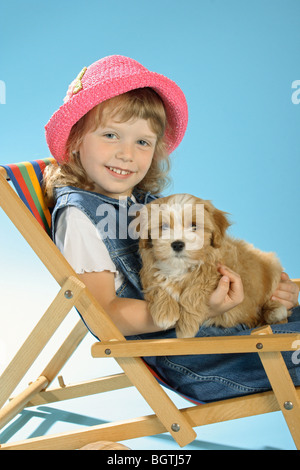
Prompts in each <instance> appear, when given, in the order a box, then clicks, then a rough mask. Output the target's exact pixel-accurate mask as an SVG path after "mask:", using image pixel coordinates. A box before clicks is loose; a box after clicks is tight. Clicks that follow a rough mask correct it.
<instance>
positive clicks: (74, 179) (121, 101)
mask: <svg viewBox="0 0 300 470" xmlns="http://www.w3.org/2000/svg"><path fill="white" fill-rule="evenodd" d="M108 113H109V116H110V117H111V118H113V119H115V120H117V121H118V122H127V121H129V120H130V119H146V120H148V121H149V125H150V127H151V129H152V131H153V132H154V133H155V134H156V135H157V143H156V147H155V152H154V157H153V160H152V163H151V166H150V168H149V170H148V172H147V174H146V175H145V177H144V178H143V180H142V181H140V183H139V184H138V186H137V187H138V188H139V189H141V190H144V191H151V192H152V194H159V193H160V192H161V191H162V190H163V189H164V188H165V187H166V186H168V184H169V182H170V181H169V178H168V173H169V171H170V160H169V155H168V153H167V146H166V143H165V141H164V135H165V130H166V126H167V118H166V112H165V108H164V105H163V102H162V100H161V98H160V97H159V96H158V94H157V93H156V92H155V91H154V90H153V89H152V88H138V89H135V90H132V91H129V92H127V93H124V94H122V95H119V96H116V97H114V98H111V99H110V100H107V101H104V102H103V103H100V104H98V105H97V106H95V107H94V108H93V109H91V111H89V112H88V113H87V114H85V115H84V116H83V117H82V118H81V119H80V120H79V121H78V122H76V124H74V126H73V127H72V129H71V132H70V135H69V138H68V142H67V154H68V159H67V161H66V162H64V163H63V164H61V165H48V167H47V168H46V170H45V174H44V193H45V197H46V200H47V203H48V204H49V206H53V205H54V202H55V201H54V189H55V188H57V187H62V186H74V187H77V188H80V189H85V190H88V191H93V189H94V182H93V181H92V180H91V179H90V178H89V177H88V176H87V174H86V172H85V170H84V168H83V166H82V164H81V161H80V153H79V151H78V148H80V145H81V143H82V141H83V138H84V136H85V134H86V133H87V132H93V131H94V130H96V129H97V127H98V126H99V125H101V124H103V123H104V120H105V115H107V114H108Z"/></svg>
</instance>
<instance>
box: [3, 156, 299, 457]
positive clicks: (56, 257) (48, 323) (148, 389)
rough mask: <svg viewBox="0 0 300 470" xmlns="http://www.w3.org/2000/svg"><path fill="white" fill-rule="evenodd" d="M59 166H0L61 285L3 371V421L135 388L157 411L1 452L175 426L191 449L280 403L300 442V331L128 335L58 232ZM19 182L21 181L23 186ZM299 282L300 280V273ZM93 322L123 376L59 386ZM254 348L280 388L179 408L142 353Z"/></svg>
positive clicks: (12, 206) (101, 347)
mask: <svg viewBox="0 0 300 470" xmlns="http://www.w3.org/2000/svg"><path fill="white" fill-rule="evenodd" d="M49 163H52V164H55V161H54V160H53V159H52V158H49V159H45V160H38V161H34V162H25V163H21V164H16V165H9V166H5V167H0V204H1V206H2V208H3V210H4V211H5V212H6V214H7V215H8V217H9V218H10V219H11V221H12V222H13V223H14V225H15V226H16V228H17V229H18V230H19V232H20V233H21V234H22V235H23V237H24V238H25V239H26V240H27V242H28V243H29V245H30V246H31V247H32V249H33V250H34V251H35V253H36V254H37V256H38V257H39V258H40V260H41V261H42V262H43V263H44V265H45V266H46V268H47V269H48V270H49V272H50V273H51V274H52V276H53V277H54V279H55V280H56V281H57V283H58V285H59V289H58V293H57V295H56V297H55V298H54V300H53V302H52V303H51V305H50V306H49V308H48V309H47V310H46V312H45V313H44V314H43V315H42V316H41V319H40V320H39V322H38V323H37V325H36V326H35V327H34V329H33V330H32V332H31V333H30V335H29V336H28V338H27V339H26V340H25V342H24V344H23V345H22V346H21V348H20V349H19V351H18V352H17V353H16V355H15V356H14V358H13V359H12V360H11V362H10V363H9V365H8V366H7V368H6V369H5V370H4V372H3V373H2V375H1V377H0V428H1V427H3V426H5V425H6V424H7V423H9V422H10V421H11V420H12V419H13V418H14V417H15V416H16V415H17V414H18V413H20V412H21V411H22V410H23V409H24V408H26V407H30V406H36V405H40V404H43V405H45V404H48V403H51V402H53V401H59V400H65V399H70V398H76V397H82V396H88V395H92V394H95V393H101V392H107V391H112V390H117V389H122V388H125V387H132V386H133V387H136V389H137V390H138V391H139V392H140V394H141V395H142V396H143V397H144V399H145V400H146V401H147V403H148V404H149V406H150V407H151V409H152V410H153V414H152V415H149V416H142V417H140V418H133V419H131V420H123V421H118V422H114V423H113V422H112V423H109V424H107V423H106V424H101V425H96V426H91V427H88V428H84V429H82V430H81V429H79V430H75V431H72V432H67V433H63V434H56V435H47V436H42V437H35V438H29V439H27V440H25V441H22V442H14V443H7V444H5V443H4V444H1V445H0V450H5V449H36V450H38V449H43V450H46V449H65V450H67V449H78V448H81V447H82V446H86V445H87V444H89V443H92V442H96V441H102V440H104V441H111V442H118V441H122V440H128V439H133V438H138V437H144V436H152V435H156V434H160V433H165V432H169V433H170V434H171V435H172V436H173V438H174V439H175V441H176V442H177V443H178V445H179V446H180V447H184V446H186V445H187V444H189V443H190V442H192V441H193V440H194V439H195V438H196V433H195V430H194V427H198V426H201V425H205V424H212V423H218V422H222V421H227V420H231V419H236V418H242V417H246V416H253V415H259V414H264V413H269V412H273V411H278V410H281V411H282V413H283V415H284V417H285V419H286V422H287V424H288V427H289V429H290V432H291V435H292V437H293V439H294V442H295V444H296V447H297V448H300V390H299V388H295V387H294V385H293V383H292V380H291V378H290V375H289V372H288V370H287V368H286V366H285V363H284V361H283V358H282V355H281V351H293V350H295V349H297V345H299V340H300V335H297V334H282V335H273V334H272V331H271V329H270V328H269V327H268V326H266V327H263V328H261V329H258V330H256V331H254V332H253V334H252V335H250V336H247V337H217V338H191V339H162V340H141V341H138V340H137V341H127V340H126V339H125V338H124V336H123V335H122V333H121V332H120V331H119V330H118V328H117V327H116V326H115V325H114V323H113V322H112V320H111V319H110V317H109V316H108V315H107V313H106V312H105V311H104V310H103V308H102V307H101V305H99V303H97V301H96V300H95V298H94V297H93V296H92V294H91V293H90V292H89V291H88V289H87V288H86V286H85V285H84V284H83V283H82V282H81V281H80V279H79V278H78V277H77V275H76V274H75V272H74V270H73V269H72V268H71V266H70V265H69V264H68V262H67V261H66V259H65V258H64V257H63V255H62V254H61V253H60V251H59V250H58V249H57V247H56V246H55V245H54V243H53V242H52V240H51V238H50V237H49V233H50V224H51V218H50V212H49V209H48V208H47V206H46V204H45V202H44V199H43V196H42V191H41V188H40V182H41V180H42V174H43V170H44V168H45V166H46V165H47V164H49ZM9 180H11V181H12V182H13V183H14V185H15V189H16V191H15V190H14V189H13V187H12V185H11V184H10V182H9ZM297 282H298V284H300V280H299V279H298V280H297ZM74 306H75V308H76V309H77V310H78V312H79V313H80V315H81V317H82V319H81V318H80V317H78V318H79V321H78V323H77V324H76V326H75V327H74V328H73V329H72V331H71V332H70V333H69V334H68V336H67V338H66V340H65V341H64V342H63V344H62V345H61V346H60V348H59V349H58V350H57V352H56V354H55V355H54V357H52V358H51V359H50V360H49V363H48V364H47V365H46V367H45V368H44V370H43V372H42V373H41V374H40V376H39V377H38V378H36V379H35V380H34V381H33V382H32V383H30V385H29V386H28V387H27V388H26V389H25V390H24V391H23V392H21V393H18V394H17V395H16V396H13V397H11V394H12V393H13V392H14V390H15V388H16V387H17V386H18V384H19V383H20V381H21V379H22V378H23V377H24V375H25V373H26V372H27V371H28V370H29V369H30V367H31V365H32V364H33V363H34V361H35V360H36V358H37V357H38V355H39V354H40V352H41V351H42V349H43V348H44V346H45V345H46V343H47V342H48V341H49V339H50V338H51V337H52V335H53V334H54V332H55V330H56V329H57V328H58V326H59V325H60V324H61V322H62V321H63V319H64V318H65V317H66V316H67V315H68V313H69V312H70V310H71V309H72V308H73V307H74ZM82 320H83V321H82ZM85 324H87V325H89V328H90V329H91V330H92V331H93V332H94V333H95V334H96V336H97V337H98V338H99V339H100V341H97V343H96V344H94V345H93V346H92V356H93V357H95V358H98V357H101V358H104V357H110V358H111V357H113V358H115V360H116V361H117V363H118V364H119V366H120V367H121V369H122V370H123V373H121V374H115V375H113V376H108V377H100V378H98V379H95V380H92V381H88V382H82V383H80V384H75V385H69V386H65V385H64V384H63V383H62V382H61V381H60V382H59V383H60V387H56V388H51V387H50V384H51V383H52V381H53V380H54V378H55V377H56V376H57V375H58V374H59V372H60V370H61V369H62V367H63V366H64V364H65V363H66V361H67V360H68V359H69V358H70V356H71V355H72V354H73V352H74V351H75V350H76V348H77V347H78V345H79V344H80V342H81V341H82V339H83V338H84V337H85V335H86V334H87V331H88V330H87V328H86V326H85ZM295 345H296V346H295ZM249 352H255V353H257V354H259V356H260V358H261V361H262V364H263V366H264V368H265V371H266V374H267V376H268V378H269V381H270V384H271V387H272V390H271V391H269V392H266V393H259V394H254V395H249V396H244V397H240V398H234V399H228V400H224V401H218V402H215V403H209V404H198V405H192V406H188V407H187V408H184V409H178V408H177V407H176V406H175V404H174V403H173V401H172V400H171V398H170V396H169V395H168V394H167V393H166V391H165V389H164V387H163V386H162V385H161V384H160V383H159V377H157V376H155V374H154V373H153V371H152V370H150V369H149V368H148V367H147V366H146V364H145V362H144V361H143V359H142V358H143V357H145V356H147V355H148V356H149V355H151V356H153V355H168V356H170V355H178V354H180V355H182V354H207V353H211V354H220V353H238V354H241V353H249ZM165 385H167V384H165ZM8 400H9V401H8Z"/></svg>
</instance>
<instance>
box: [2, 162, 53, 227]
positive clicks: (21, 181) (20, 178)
mask: <svg viewBox="0 0 300 470" xmlns="http://www.w3.org/2000/svg"><path fill="white" fill-rule="evenodd" d="M10 168H11V169H12V171H13V172H14V174H15V176H16V178H17V180H18V183H19V185H20V188H21V189H22V191H23V194H24V196H25V198H26V200H27V202H28V204H29V206H30V208H31V210H32V212H33V215H34V217H35V218H36V219H37V221H38V222H39V224H40V225H41V226H42V227H43V228H45V227H44V223H43V220H42V218H41V216H40V214H39V212H38V210H37V209H36V207H35V204H34V201H33V199H32V197H31V194H30V192H29V190H28V188H27V186H26V184H25V182H24V179H23V176H22V173H21V171H20V170H19V168H18V166H17V165H14V164H12V165H10Z"/></svg>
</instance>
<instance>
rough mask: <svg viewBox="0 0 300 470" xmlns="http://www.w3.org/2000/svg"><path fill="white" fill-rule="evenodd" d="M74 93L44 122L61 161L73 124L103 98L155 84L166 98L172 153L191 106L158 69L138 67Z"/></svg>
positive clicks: (48, 139)
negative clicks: (135, 70)
mask: <svg viewBox="0 0 300 470" xmlns="http://www.w3.org/2000/svg"><path fill="white" fill-rule="evenodd" d="M82 83H83V89H82V90H81V91H80V92H79V93H77V94H75V95H73V96H72V97H71V98H70V99H69V100H68V101H67V102H66V103H65V104H63V105H62V106H61V107H60V108H59V109H58V110H57V111H56V112H55V113H54V114H53V115H52V117H51V118H50V120H49V122H48V123H47V125H46V126H45V130H46V140H47V144H48V146H49V149H50V152H51V154H52V155H53V157H54V158H55V159H56V160H57V161H58V162H59V163H62V162H63V161H64V160H65V159H66V158H67V155H66V144H67V140H68V137H69V135H70V131H71V129H72V127H73V125H74V124H75V123H76V122H78V121H79V119H80V118H82V117H83V116H84V115H85V114H86V113H87V112H88V111H90V110H91V109H92V108H94V107H95V106H97V105H98V104H100V103H103V102H104V101H106V100H108V99H110V98H113V97H115V96H118V95H121V94H123V93H126V92H127V91H130V90H134V89H137V88H145V87H149V88H153V89H154V90H155V91H156V92H157V93H158V94H159V96H160V97H161V99H162V100H163V103H164V106H165V109H166V115H167V122H168V126H167V131H166V135H165V138H166V143H167V146H168V152H169V153H172V152H173V151H174V150H175V148H176V147H177V146H178V145H179V144H180V142H181V141H182V139H183V136H184V134H185V131H186V127H187V121H188V109H187V103H186V99H185V96H184V94H183V92H182V90H181V89H180V88H179V86H178V85H177V84H176V83H175V82H173V81H172V80H170V79H169V78H167V77H165V76H164V75H160V74H158V73H155V72H150V71H148V70H145V71H143V72H141V71H139V72H138V73H137V74H133V75H131V76H130V77H128V76H127V77H120V78H113V79H107V80H104V81H100V82H97V83H96V84H95V85H94V86H90V87H87V88H85V85H84V80H82Z"/></svg>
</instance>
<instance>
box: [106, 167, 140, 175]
mask: <svg viewBox="0 0 300 470" xmlns="http://www.w3.org/2000/svg"><path fill="white" fill-rule="evenodd" d="M106 168H108V169H109V170H110V171H112V172H113V173H116V174H117V175H122V176H126V175H131V174H132V173H134V172H133V171H130V170H122V169H121V168H115V167H113V166H107V167H106Z"/></svg>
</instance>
